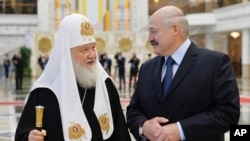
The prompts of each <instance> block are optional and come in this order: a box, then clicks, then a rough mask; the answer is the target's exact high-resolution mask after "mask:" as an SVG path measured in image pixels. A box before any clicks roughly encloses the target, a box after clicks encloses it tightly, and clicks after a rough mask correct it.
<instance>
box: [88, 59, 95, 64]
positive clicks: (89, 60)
mask: <svg viewBox="0 0 250 141" xmlns="http://www.w3.org/2000/svg"><path fill="white" fill-rule="evenodd" d="M95 60H96V59H88V60H87V61H86V62H87V63H93V62H95Z"/></svg>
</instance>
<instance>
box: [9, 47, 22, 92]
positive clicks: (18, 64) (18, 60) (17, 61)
mask: <svg viewBox="0 0 250 141" xmlns="http://www.w3.org/2000/svg"><path fill="white" fill-rule="evenodd" d="M12 61H13V64H14V66H15V80H16V90H21V89H22V84H23V67H24V60H23V57H22V53H21V52H19V53H18V54H17V55H16V57H13V60H12Z"/></svg>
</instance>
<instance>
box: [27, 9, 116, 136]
mask: <svg viewBox="0 0 250 141" xmlns="http://www.w3.org/2000/svg"><path fill="white" fill-rule="evenodd" d="M93 34H94V30H93V27H92V24H91V22H90V20H89V19H88V18H87V17H85V16H83V15H81V14H71V15H68V16H66V17H64V19H63V20H62V21H61V23H60V27H59V31H58V34H57V40H56V44H55V47H54V49H53V51H52V54H51V56H50V58H49V61H48V63H47V65H46V67H45V69H44V71H43V73H42V75H41V76H40V77H39V79H38V80H37V81H36V82H35V84H34V85H33V87H32V90H34V89H36V88H38V87H45V88H49V89H51V90H52V91H53V92H54V93H55V95H56V97H57V99H58V101H59V106H60V112H61V117H62V124H63V133H64V139H65V141H69V140H83V141H84V140H91V137H92V135H93V133H91V128H90V126H89V124H88V121H87V119H86V116H85V114H84V112H83V110H82V105H81V100H80V96H79V92H78V88H77V81H76V78H75V74H74V68H73V64H72V59H71V53H70V49H71V48H73V47H77V46H80V45H84V44H89V43H93V42H96V40H95V38H94V36H93ZM96 63H97V80H96V90H95V93H96V94H95V105H94V111H95V114H96V116H97V118H98V119H99V123H100V126H101V129H102V133H103V138H104V139H107V138H109V137H110V136H111V135H112V133H113V130H114V126H113V118H112V113H111V109H110V104H109V97H108V92H107V89H106V85H105V82H104V81H105V80H106V79H107V78H108V77H109V76H108V74H107V73H106V72H105V70H104V69H103V68H102V66H101V64H100V63H99V61H98V59H97V61H96ZM45 108H46V107H45Z"/></svg>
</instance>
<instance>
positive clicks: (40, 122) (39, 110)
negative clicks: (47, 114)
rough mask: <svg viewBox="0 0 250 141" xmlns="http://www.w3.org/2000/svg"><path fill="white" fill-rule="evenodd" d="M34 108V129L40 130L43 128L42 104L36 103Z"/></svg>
mask: <svg viewBox="0 0 250 141" xmlns="http://www.w3.org/2000/svg"><path fill="white" fill-rule="evenodd" d="M35 108H36V129H38V130H39V131H41V130H42V128H43V109H44V106H41V105H38V106H35Z"/></svg>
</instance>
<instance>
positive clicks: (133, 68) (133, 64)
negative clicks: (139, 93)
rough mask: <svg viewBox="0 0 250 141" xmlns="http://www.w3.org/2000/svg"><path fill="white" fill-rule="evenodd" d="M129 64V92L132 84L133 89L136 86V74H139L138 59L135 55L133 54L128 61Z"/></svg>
mask: <svg viewBox="0 0 250 141" xmlns="http://www.w3.org/2000/svg"><path fill="white" fill-rule="evenodd" d="M129 63H130V74H129V91H130V90H131V86H132V84H133V88H134V86H135V84H136V80H137V74H138V72H139V64H140V59H139V58H137V56H136V53H134V54H133V56H132V58H131V59H130V60H129Z"/></svg>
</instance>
